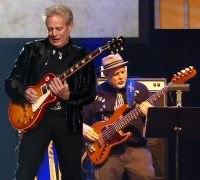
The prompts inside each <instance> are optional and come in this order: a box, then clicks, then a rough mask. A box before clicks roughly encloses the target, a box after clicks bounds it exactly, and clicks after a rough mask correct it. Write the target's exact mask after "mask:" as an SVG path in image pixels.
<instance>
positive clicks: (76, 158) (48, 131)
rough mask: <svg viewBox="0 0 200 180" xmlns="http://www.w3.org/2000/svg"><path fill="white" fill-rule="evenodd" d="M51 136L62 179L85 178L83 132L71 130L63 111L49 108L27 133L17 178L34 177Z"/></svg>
mask: <svg viewBox="0 0 200 180" xmlns="http://www.w3.org/2000/svg"><path fill="white" fill-rule="evenodd" d="M51 140H53V143H54V145H55V147H56V152H57V155H58V160H59V166H60V171H61V174H62V180H72V179H73V180H80V179H81V176H80V159H81V135H80V134H70V133H69V132H68V130H67V125H66V120H65V114H64V113H63V112H62V111H52V110H48V112H47V113H46V115H45V117H44V119H43V120H42V122H41V123H40V124H39V126H38V127H36V128H35V129H33V130H32V131H29V132H26V133H24V135H23V138H22V140H21V144H20V146H19V155H18V166H17V170H16V180H33V179H34V177H35V176H36V175H37V172H38V167H39V165H40V163H41V161H42V160H43V156H44V154H45V151H46V150H47V148H48V145H49V142H50V141H51Z"/></svg>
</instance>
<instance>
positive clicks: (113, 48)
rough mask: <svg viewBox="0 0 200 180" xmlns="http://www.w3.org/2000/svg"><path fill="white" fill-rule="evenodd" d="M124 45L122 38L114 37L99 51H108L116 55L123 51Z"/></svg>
mask: <svg viewBox="0 0 200 180" xmlns="http://www.w3.org/2000/svg"><path fill="white" fill-rule="evenodd" d="M124 43H125V40H124V37H123V36H119V37H115V38H113V39H112V40H111V41H108V42H107V44H106V45H105V46H103V47H101V50H102V51H104V50H107V49H108V50H110V52H111V53H112V54H116V53H118V52H119V51H122V50H123V49H124Z"/></svg>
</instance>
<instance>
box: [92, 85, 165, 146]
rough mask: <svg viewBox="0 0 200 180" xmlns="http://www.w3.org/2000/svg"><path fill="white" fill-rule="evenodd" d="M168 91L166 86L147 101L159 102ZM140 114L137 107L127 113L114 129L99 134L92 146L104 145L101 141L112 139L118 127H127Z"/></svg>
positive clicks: (115, 123) (114, 124)
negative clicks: (158, 99)
mask: <svg viewBox="0 0 200 180" xmlns="http://www.w3.org/2000/svg"><path fill="white" fill-rule="evenodd" d="M167 90H168V86H165V87H164V88H163V89H161V90H160V91H158V92H157V93H155V94H153V95H152V96H151V97H150V98H148V99H147V100H146V101H147V102H149V103H153V102H154V101H153V100H155V101H156V100H157V98H160V97H161V96H162V95H164V94H165V92H167ZM139 114H141V111H140V109H139V107H136V108H135V109H134V110H133V111H131V112H129V113H127V114H126V115H125V116H124V117H122V118H121V119H119V120H117V121H116V122H114V123H113V125H112V126H111V127H114V128H108V129H106V130H105V131H103V132H102V133H100V134H99V139H98V140H96V141H95V142H93V144H91V145H95V144H99V143H100V144H102V143H101V141H103V142H105V141H107V140H108V139H110V137H109V136H111V135H113V134H115V133H116V132H118V131H117V129H118V127H120V126H121V127H122V126H126V125H127V123H129V122H130V121H131V120H134V119H133V117H134V118H136V117H137V116H138V115H139ZM124 119H125V120H126V119H128V120H127V121H124V124H122V122H123V120H124Z"/></svg>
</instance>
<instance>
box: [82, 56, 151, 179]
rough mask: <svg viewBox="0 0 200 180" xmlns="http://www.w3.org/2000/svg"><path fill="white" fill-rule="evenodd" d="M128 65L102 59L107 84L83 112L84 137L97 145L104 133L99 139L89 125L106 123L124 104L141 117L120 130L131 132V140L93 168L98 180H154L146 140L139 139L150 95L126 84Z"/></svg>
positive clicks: (136, 85) (141, 87) (119, 59)
mask: <svg viewBox="0 0 200 180" xmlns="http://www.w3.org/2000/svg"><path fill="white" fill-rule="evenodd" d="M127 63H128V61H123V59H122V57H121V56H120V55H119V54H115V55H109V56H106V57H104V58H103V59H102V65H103V70H102V71H103V73H104V75H105V77H106V79H107V81H105V82H104V83H102V84H100V85H98V86H97V88H96V90H97V95H96V99H95V101H94V102H93V103H91V104H89V105H87V106H85V108H84V122H85V123H84V125H83V136H84V138H85V139H86V140H88V141H89V142H91V141H92V142H98V139H99V136H102V137H103V140H105V137H104V134H103V133H104V132H103V133H102V134H101V135H100V134H98V133H97V132H95V129H94V128H92V127H91V126H90V125H92V124H93V123H95V122H98V121H105V122H108V121H109V120H110V118H111V117H113V116H112V115H113V114H114V112H115V111H117V112H119V111H118V110H119V109H118V108H120V107H121V106H123V105H124V104H128V105H129V106H130V107H132V108H133V109H134V108H135V107H136V106H138V107H139V110H140V111H141V113H142V116H139V118H138V119H137V120H135V121H134V123H129V125H128V126H126V128H125V129H122V130H124V132H127V131H130V132H132V133H133V136H132V137H131V138H130V139H129V140H127V141H125V142H124V143H120V144H119V145H117V146H114V148H113V149H112V151H111V153H110V154H109V156H108V158H107V159H106V160H105V162H103V163H102V164H98V165H95V179H97V180H122V179H123V177H124V175H125V176H126V177H128V179H129V180H153V179H155V173H154V168H153V165H152V156H151V154H150V152H149V151H148V149H147V148H146V143H147V140H146V139H145V138H144V137H143V136H142V129H143V127H144V120H145V116H144V115H146V114H147V110H148V108H149V107H151V106H152V105H151V104H150V103H148V102H146V101H145V100H146V99H147V98H148V97H149V91H148V89H147V87H146V86H145V85H143V84H141V83H139V82H135V81H130V82H129V80H127V69H126V64H127ZM115 114H116V112H115ZM119 114H120V113H119ZM130 118H134V117H130ZM122 125H123V124H122ZM102 129H103V128H102ZM115 130H116V129H115ZM102 131H103V130H102ZM117 133H119V134H120V132H117ZM108 136H110V133H108ZM106 137H107V136H106ZM112 138H113V137H112ZM108 147H109V146H108ZM94 151H95V149H94ZM102 156H104V154H102ZM126 179H127V178H126Z"/></svg>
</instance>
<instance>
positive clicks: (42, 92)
mask: <svg viewBox="0 0 200 180" xmlns="http://www.w3.org/2000/svg"><path fill="white" fill-rule="evenodd" d="M123 45H124V38H123V37H122V36H120V37H117V38H113V39H112V40H111V41H108V42H107V44H106V45H104V46H102V47H99V48H98V49H96V50H94V51H93V52H92V53H90V54H89V55H87V56H86V57H85V58H83V59H82V60H80V61H79V62H78V63H76V64H74V65H73V66H72V67H70V68H69V69H67V70H66V71H65V72H63V73H62V74H61V75H58V76H57V77H59V78H60V79H61V80H62V81H63V80H65V79H67V78H68V77H70V76H71V75H72V74H74V73H75V72H76V71H78V70H79V69H81V68H82V67H83V66H85V65H86V64H87V63H89V62H90V61H92V60H93V59H94V58H96V57H97V56H98V55H100V54H101V53H102V52H104V51H106V50H110V51H111V53H116V52H118V51H119V50H123ZM54 77H56V75H54V74H51V73H50V74H46V75H45V76H44V77H43V79H42V80H41V81H40V83H39V84H37V85H36V86H31V88H33V89H35V91H36V92H37V93H38V95H39V98H38V100H37V102H36V103H34V104H30V103H28V102H27V103H24V104H23V103H21V102H19V103H16V102H10V104H9V108H8V115H9V120H10V122H11V124H12V126H13V127H14V128H15V129H17V130H21V131H27V130H29V129H33V128H34V127H36V126H37V125H38V123H39V122H40V121H41V120H42V117H43V115H44V113H45V111H46V109H47V107H48V106H49V105H50V104H53V103H56V102H57V100H58V97H57V96H54V95H53V94H52V93H51V91H50V89H49V88H48V84H49V82H50V81H51V80H52V79H53V78H54Z"/></svg>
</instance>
